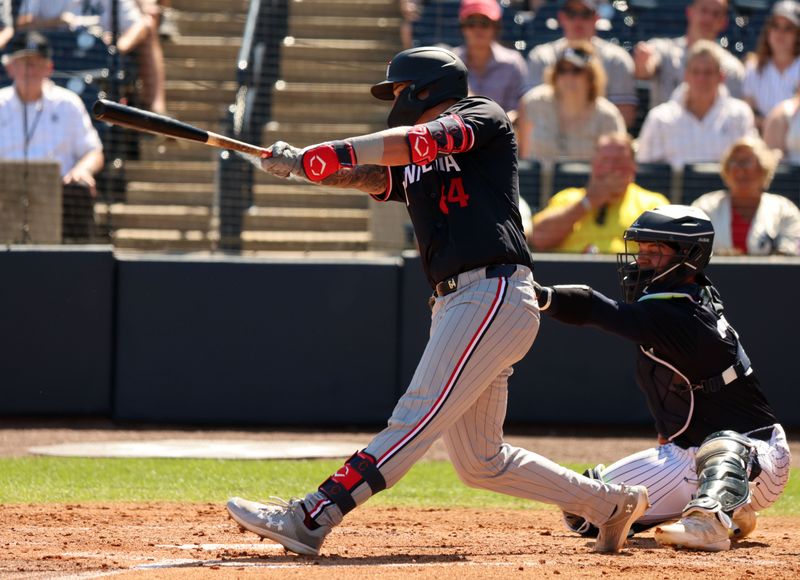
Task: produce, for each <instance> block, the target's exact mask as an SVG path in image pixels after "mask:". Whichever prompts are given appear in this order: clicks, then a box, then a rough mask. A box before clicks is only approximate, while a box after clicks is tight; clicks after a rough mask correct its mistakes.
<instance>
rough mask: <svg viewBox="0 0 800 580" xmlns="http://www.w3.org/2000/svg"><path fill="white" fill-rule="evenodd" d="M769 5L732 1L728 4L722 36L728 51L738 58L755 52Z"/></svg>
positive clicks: (762, 1)
mask: <svg viewBox="0 0 800 580" xmlns="http://www.w3.org/2000/svg"><path fill="white" fill-rule="evenodd" d="M771 4H772V2H769V1H767V0H733V1H732V2H731V3H730V18H729V19H728V29H727V30H726V31H725V34H724V36H723V38H726V39H727V40H728V46H726V48H727V49H728V50H730V51H731V52H732V53H733V54H735V55H736V56H739V57H742V56H743V55H745V54H746V53H748V52H751V51H753V50H755V47H756V43H757V42H758V37H759V35H760V34H761V29H762V28H763V27H764V24H765V22H766V20H767V18H768V17H769V11H770V5H771Z"/></svg>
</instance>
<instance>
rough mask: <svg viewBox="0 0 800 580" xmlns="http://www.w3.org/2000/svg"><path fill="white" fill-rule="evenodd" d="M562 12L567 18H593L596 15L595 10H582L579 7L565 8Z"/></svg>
mask: <svg viewBox="0 0 800 580" xmlns="http://www.w3.org/2000/svg"><path fill="white" fill-rule="evenodd" d="M562 12H563V13H564V15H565V16H566V17H567V18H580V19H581V20H591V19H592V18H594V16H595V12H594V10H581V9H579V8H564V10H562Z"/></svg>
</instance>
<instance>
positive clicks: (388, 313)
mask: <svg viewBox="0 0 800 580" xmlns="http://www.w3.org/2000/svg"><path fill="white" fill-rule="evenodd" d="M118 270H119V295H118V302H117V303H118V319H117V347H118V350H117V361H116V390H115V399H114V401H115V405H114V407H115V418H117V419H125V420H142V421H159V422H176V423H207V424H214V423H216V424H235V423H241V424H258V425H264V424H271V425H290V424H305V425H309V424H314V425H327V424H330V425H333V424H340V425H341V424H349V423H362V424H363V423H374V422H378V421H384V420H385V419H386V417H387V416H388V414H389V413H390V412H391V410H392V408H393V406H394V402H395V400H396V393H395V389H394V385H395V384H396V383H397V374H398V370H397V369H398V363H397V360H398V358H397V344H396V343H397V336H398V331H397V326H398V324H397V314H398V313H397V309H396V308H394V307H393V305H395V304H397V302H398V300H397V295H398V292H399V290H400V274H401V262H400V260H399V259H387V260H372V261H363V260H362V261H352V262H331V261H327V262H311V261H300V262H266V261H263V260H246V259H236V258H227V259H223V260H212V261H206V260H202V259H196V260H192V259H181V258H175V259H163V258H162V259H122V260H120V261H119V265H118Z"/></svg>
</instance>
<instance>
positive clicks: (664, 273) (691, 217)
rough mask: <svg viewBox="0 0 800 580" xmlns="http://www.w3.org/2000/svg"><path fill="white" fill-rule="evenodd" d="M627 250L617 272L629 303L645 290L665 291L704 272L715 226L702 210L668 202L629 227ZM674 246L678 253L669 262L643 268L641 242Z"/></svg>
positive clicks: (626, 231)
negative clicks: (640, 260)
mask: <svg viewBox="0 0 800 580" xmlns="http://www.w3.org/2000/svg"><path fill="white" fill-rule="evenodd" d="M624 237H625V252H623V253H619V254H617V273H618V274H619V283H620V286H622V295H623V298H624V299H625V302H628V303H631V302H636V301H637V300H638V299H639V298H641V297H642V295H643V294H644V293H645V292H651V293H652V292H656V291H665V290H668V289H670V288H673V287H675V286H677V285H679V284H681V283H683V282H685V281H686V280H687V279H689V278H691V277H692V276H693V275H696V274H702V273H703V270H704V268H705V267H706V266H707V265H708V262H709V260H710V259H711V253H712V247H713V245H714V227H713V226H712V225H711V220H710V219H709V218H708V216H707V215H706V214H705V213H704V212H703V211H702V210H699V209H697V208H694V207H689V206H685V205H666V206H663V207H659V208H656V209H654V210H650V211H646V212H644V213H643V214H642V215H640V216H639V217H638V218H637V219H636V221H635V222H634V223H633V225H631V227H629V228H628V229H627V230H625V236H624ZM641 242H651V243H660V244H663V245H666V246H670V247H672V248H673V249H674V250H675V252H676V253H675V255H674V256H673V257H672V259H671V260H670V261H669V263H667V264H666V265H661V266H660V267H658V268H641V267H640V266H639V264H638V262H637V257H638V254H639V243H641Z"/></svg>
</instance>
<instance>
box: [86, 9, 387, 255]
mask: <svg viewBox="0 0 800 580" xmlns="http://www.w3.org/2000/svg"><path fill="white" fill-rule="evenodd" d="M172 5H173V8H174V9H175V12H176V15H177V21H178V27H179V30H180V36H179V37H178V38H176V39H175V40H174V41H172V42H169V41H168V42H165V43H163V47H164V54H165V61H166V76H167V107H168V110H169V114H170V115H172V116H174V117H176V118H178V119H180V120H183V121H186V122H188V123H192V124H195V125H197V126H200V127H203V128H207V129H210V130H214V131H219V130H220V122H221V120H222V119H223V118H224V117H225V113H226V110H227V107H228V106H230V104H231V103H233V102H234V95H235V92H236V90H237V88H238V86H237V83H236V80H235V79H236V76H235V75H236V66H235V65H236V57H237V54H238V51H239V46H240V43H241V37H242V33H243V30H244V26H245V18H246V13H247V6H248V1H247V0H173V1H172ZM289 6H290V22H289V35H288V36H287V38H286V39H285V40H284V44H283V48H282V55H281V64H280V66H281V69H280V73H281V74H280V78H281V80H280V81H279V82H278V83H276V87H275V89H276V90H275V100H274V103H275V104H274V108H273V114H272V118H273V121H272V122H271V123H269V124H268V126H267V127H266V128H265V130H264V133H263V142H264V143H265V144H271V143H273V142H274V141H277V140H284V141H288V142H290V143H293V144H296V145H300V146H302V145H307V144H310V143H315V142H319V141H325V140H329V139H333V138H337V137H344V136H348V135H354V134H359V133H366V132H371V131H376V130H379V129H381V128H383V127H385V118H386V114H387V107H386V105H385V104H382V103H380V102H378V101H376V100H375V99H373V98H372V97H371V96H370V94H369V85H370V84H372V83H374V82H376V80H378V79H381V78H382V77H383V75H384V74H385V71H386V63H387V61H388V59H389V58H390V57H391V56H392V55H393V54H394V53H395V52H397V51H398V50H399V49H400V42H399V33H398V27H399V23H400V19H399V15H398V9H397V1H396V0H357V1H352V0H289ZM218 154H219V152H218V151H216V150H213V149H210V148H208V147H205V146H202V145H199V144H194V143H188V142H177V141H172V140H169V141H167V140H163V139H158V138H155V137H150V136H143V137H142V138H141V139H140V159H139V160H138V161H129V162H127V163H126V176H127V179H128V187H127V202H126V203H124V204H112V205H102V204H98V207H97V213H98V216H99V218H100V221H103V222H107V223H109V224H110V225H111V228H112V231H113V232H114V243H115V245H116V246H117V247H118V248H122V249H152V250H178V251H186V250H211V249H213V248H214V247H215V244H216V242H217V236H218V234H217V216H216V215H215V211H214V196H215V185H214V180H215V170H216V157H217V155H218ZM256 180H257V182H256V186H255V191H254V205H253V207H252V208H251V209H250V210H249V211H248V212H247V214H246V216H245V222H244V228H245V230H244V232H243V234H242V239H243V248H244V249H245V250H248V251H265V250H287V251H309V250H344V251H357V250H364V249H367V247H368V244H369V240H370V235H369V224H368V210H367V203H368V197H367V196H366V195H364V194H362V193H359V192H357V191H354V190H338V189H332V188H323V187H317V186H313V185H310V184H303V183H296V182H291V183H290V182H286V181H283V180H278V179H275V178H272V177H271V176H269V175H267V174H265V173H263V172H258V173H257V174H256Z"/></svg>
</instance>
